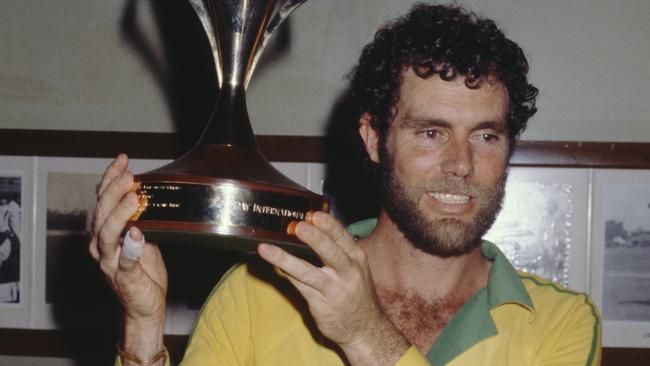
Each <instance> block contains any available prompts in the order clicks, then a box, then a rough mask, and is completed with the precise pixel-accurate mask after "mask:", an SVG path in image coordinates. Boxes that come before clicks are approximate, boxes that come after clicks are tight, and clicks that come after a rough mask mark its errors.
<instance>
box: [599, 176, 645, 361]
mask: <svg viewBox="0 0 650 366" xmlns="http://www.w3.org/2000/svg"><path fill="white" fill-rule="evenodd" d="M593 181H594V189H593V214H592V230H591V237H592V243H593V250H592V256H591V263H592V267H591V291H590V292H591V296H592V297H593V299H594V300H595V301H596V304H597V305H598V307H599V309H600V311H601V316H602V319H603V345H604V346H605V347H629V348H650V171H648V170H623V169H597V170H594V179H593Z"/></svg>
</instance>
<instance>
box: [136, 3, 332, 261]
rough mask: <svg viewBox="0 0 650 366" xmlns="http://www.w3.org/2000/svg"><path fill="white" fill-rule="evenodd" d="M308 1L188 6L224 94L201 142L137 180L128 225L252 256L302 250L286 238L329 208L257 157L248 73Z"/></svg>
mask: <svg viewBox="0 0 650 366" xmlns="http://www.w3.org/2000/svg"><path fill="white" fill-rule="evenodd" d="M305 1H306V0H205V1H202V0H190V2H191V4H192V6H193V7H194V9H195V11H196V13H197V14H198V16H199V18H200V20H201V23H202V24H203V27H204V28H205V30H206V32H207V35H208V39H209V41H210V45H211V47H212V51H213V56H214V59H215V65H216V70H217V77H218V79H219V84H220V89H221V92H220V94H219V98H218V100H217V103H216V107H215V109H214V112H213V114H212V116H211V117H210V120H209V122H208V125H207V127H206V128H205V130H204V131H203V134H202V136H201V138H200V139H199V141H198V143H197V144H196V145H195V146H194V147H193V148H192V149H191V150H190V151H189V152H187V153H185V154H184V155H183V156H181V157H180V158H178V159H176V160H175V161H173V162H171V163H169V164H167V165H165V166H162V167H160V168H158V169H155V170H153V171H149V172H147V173H144V174H139V175H136V176H135V181H136V193H137V194H138V197H139V203H140V204H139V208H138V211H137V212H136V214H135V215H133V217H131V219H130V221H129V224H128V225H129V226H131V225H135V226H137V227H139V228H140V229H142V231H144V233H145V235H146V236H147V239H149V240H155V241H163V242H164V241H173V242H175V243H182V244H199V245H204V246H210V247H221V248H226V249H234V250H252V249H254V248H255V246H256V245H257V243H259V242H260V241H266V242H272V243H276V244H280V245H282V246H284V247H285V248H287V249H289V250H293V251H300V250H302V249H306V248H307V246H305V245H304V244H302V243H301V242H300V241H299V240H298V239H297V238H296V237H295V236H293V235H290V234H288V233H287V231H288V228H289V226H290V225H291V224H292V222H295V221H299V220H303V219H304V218H305V215H306V214H307V212H309V211H315V210H323V211H327V210H328V202H327V201H326V200H325V199H324V198H323V197H322V196H320V195H317V194H315V193H313V192H311V191H309V190H307V189H305V188H303V187H301V186H300V185H298V184H297V183H294V182H293V181H291V180H290V179H289V178H287V177H285V176H284V175H282V173H280V172H279V171H277V170H276V169H275V168H273V166H272V165H271V164H270V163H269V162H268V161H267V160H266V159H265V158H264V156H263V155H262V154H261V152H260V150H259V148H258V146H257V143H256V141H255V137H254V135H253V131H252V128H251V125H250V121H249V118H248V113H247V111H246V99H245V92H246V88H247V86H248V82H249V81H250V78H251V74H252V72H253V70H254V68H255V65H256V63H257V61H258V60H259V57H260V55H261V52H262V50H263V49H264V46H265V44H266V42H267V40H268V38H269V36H270V35H271V33H272V32H273V30H274V29H275V28H276V27H277V26H278V25H279V24H280V23H281V22H282V21H283V20H284V19H285V18H286V17H287V16H288V15H289V13H291V11H293V10H294V9H295V8H297V7H298V6H300V5H301V4H302V3H304V2H305Z"/></svg>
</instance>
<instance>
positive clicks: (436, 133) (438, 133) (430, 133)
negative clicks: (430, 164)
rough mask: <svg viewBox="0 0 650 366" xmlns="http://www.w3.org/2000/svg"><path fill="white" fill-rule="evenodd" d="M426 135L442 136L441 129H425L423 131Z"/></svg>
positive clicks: (432, 137) (429, 137)
mask: <svg viewBox="0 0 650 366" xmlns="http://www.w3.org/2000/svg"><path fill="white" fill-rule="evenodd" d="M422 134H423V135H424V137H426V138H428V139H435V138H437V137H439V136H440V131H438V130H424V131H422Z"/></svg>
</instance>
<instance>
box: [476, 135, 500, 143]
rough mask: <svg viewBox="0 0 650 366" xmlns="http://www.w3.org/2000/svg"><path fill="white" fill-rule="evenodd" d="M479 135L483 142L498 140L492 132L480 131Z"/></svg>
mask: <svg viewBox="0 0 650 366" xmlns="http://www.w3.org/2000/svg"><path fill="white" fill-rule="evenodd" d="M480 137H481V139H482V140H483V141H485V142H497V141H499V140H500V139H499V136H497V135H495V134H492V133H482V134H481V135H480Z"/></svg>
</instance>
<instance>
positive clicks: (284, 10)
mask: <svg viewBox="0 0 650 366" xmlns="http://www.w3.org/2000/svg"><path fill="white" fill-rule="evenodd" d="M306 1H307V0H280V1H277V2H276V3H275V7H274V10H273V11H272V12H271V14H270V17H269V21H268V23H267V25H266V28H265V29H264V35H263V36H262V39H261V42H260V43H259V46H258V47H257V49H255V50H254V53H253V59H252V61H251V63H250V66H249V68H248V70H246V73H245V76H244V90H246V89H248V83H249V82H250V79H251V75H252V74H253V71H254V70H255V67H256V66H257V62H258V61H259V59H260V56H261V55H262V51H263V50H264V48H265V47H266V44H267V43H268V40H269V38H270V36H271V34H272V33H273V31H274V30H275V29H276V28H277V27H278V26H279V25H280V24H282V22H283V21H284V20H285V19H286V18H287V17H288V16H289V14H291V13H292V12H293V11H294V10H295V9H296V8H298V7H299V6H300V5H302V4H303V3H305V2H306ZM189 2H190V4H191V5H192V7H193V8H194V12H195V13H196V14H197V16H198V17H199V20H200V21H201V24H202V25H203V28H204V29H205V32H206V34H207V36H208V41H209V42H210V48H211V49H212V56H213V59H214V63H215V69H216V71H217V79H218V82H219V88H222V87H223V78H224V75H223V66H222V64H221V61H220V60H221V59H222V58H221V54H220V50H219V45H218V42H217V39H216V38H215V34H216V33H215V30H214V26H213V24H212V20H211V19H210V14H209V12H208V10H207V8H206V6H205V4H204V2H203V0H189Z"/></svg>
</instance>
